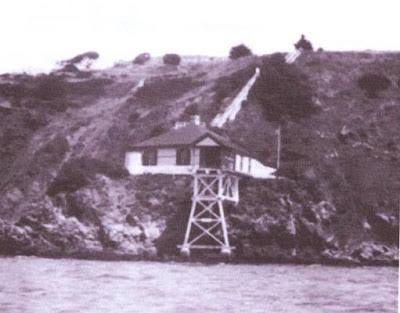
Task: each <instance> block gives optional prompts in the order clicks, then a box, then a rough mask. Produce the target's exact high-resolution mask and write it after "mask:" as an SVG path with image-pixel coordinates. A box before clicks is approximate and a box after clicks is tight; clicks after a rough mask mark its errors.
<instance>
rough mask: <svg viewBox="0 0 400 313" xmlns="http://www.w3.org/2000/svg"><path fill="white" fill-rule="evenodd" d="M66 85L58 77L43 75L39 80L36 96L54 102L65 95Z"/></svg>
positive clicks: (35, 90) (35, 89)
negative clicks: (53, 100)
mask: <svg viewBox="0 0 400 313" xmlns="http://www.w3.org/2000/svg"><path fill="white" fill-rule="evenodd" d="M65 87H66V84H65V81H64V79H63V78H61V77H59V76H56V75H51V74H50V75H42V76H39V77H38V78H37V85H36V87H35V88H34V95H35V96H36V97H38V98H39V99H43V100H52V99H54V98H61V97H63V96H64V94H65V91H66V89H65Z"/></svg>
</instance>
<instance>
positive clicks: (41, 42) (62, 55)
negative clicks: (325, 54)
mask: <svg viewBox="0 0 400 313" xmlns="http://www.w3.org/2000/svg"><path fill="white" fill-rule="evenodd" d="M399 12H400V0H380V1H372V0H335V1H331V0H274V1H269V0H242V1H237V0H228V1H226V0H201V1H199V0H198V1H192V0H169V1H166V0H157V1H156V0H140V1H137V0H1V1H0V30H1V32H0V34H1V37H0V40H1V44H0V73H4V72H16V71H38V70H49V69H51V68H54V66H55V63H56V61H59V60H63V59H68V58H71V57H73V56H75V55H77V54H79V53H83V52H86V51H97V52H98V53H99V54H100V59H99V63H100V65H101V66H103V67H104V66H111V65H112V64H113V63H114V62H117V61H120V60H125V61H129V60H132V59H133V58H134V57H135V56H136V55H137V54H138V53H141V52H149V53H151V54H152V55H163V54H165V53H178V54H181V55H209V56H227V55H228V54H229V50H230V48H231V47H232V46H234V45H238V44H241V43H244V44H246V45H247V46H248V47H249V48H250V49H251V50H252V51H253V52H254V53H256V54H267V53H273V52H277V51H292V50H293V43H294V42H296V41H297V40H298V39H299V37H300V35H301V34H305V35H306V37H307V38H308V39H309V40H310V41H311V42H312V44H313V45H314V47H315V48H319V47H322V48H323V49H324V50H335V51H338V50H367V49H371V50H379V51H382V50H384V51H386V50H396V51H400V20H399V14H400V13H399Z"/></svg>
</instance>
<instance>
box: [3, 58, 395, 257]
mask: <svg viewBox="0 0 400 313" xmlns="http://www.w3.org/2000/svg"><path fill="white" fill-rule="evenodd" d="M270 58H272V56H265V57H256V56H251V57H246V58H242V59H239V60H236V61H231V60H226V59H215V58H193V57H184V58H183V61H182V63H181V65H179V66H171V65H163V64H162V61H161V60H160V59H152V60H151V61H150V62H149V63H146V64H145V65H137V64H131V63H122V64H118V65H116V66H114V67H113V68H110V69H106V70H99V71H92V72H81V71H74V72H71V71H66V70H64V71H63V70H58V71H54V72H53V73H51V74H50V75H39V76H29V75H25V74H20V75H8V74H3V75H1V76H0V122H1V124H0V131H1V136H0V141H1V143H0V147H1V148H0V194H1V198H0V219H1V220H0V253H3V254H16V253H17V254H20V253H22V254H40V255H60V256H68V255H71V256H82V257H83V256H87V257H115V256H118V257H134V258H135V257H169V256H173V255H175V254H176V252H177V251H176V248H175V245H176V244H177V243H180V242H181V240H182V236H183V228H184V226H185V223H186V218H187V214H188V209H189V206H190V192H191V186H190V183H191V181H190V178H188V177H186V178H185V177H180V178H179V177H168V176H158V175H154V176H142V177H128V175H127V173H126V172H125V171H124V170H123V162H124V152H125V149H126V147H127V146H128V144H130V143H136V142H140V141H141V140H144V139H146V138H148V137H150V136H153V135H156V134H159V133H162V132H163V131H165V130H167V129H169V128H171V127H172V125H173V124H174V122H175V121H177V120H181V119H185V118H188V117H189V115H190V114H193V113H197V114H200V115H201V116H202V119H203V120H205V121H206V122H210V121H211V120H212V118H213V117H214V116H215V115H216V114H217V113H218V112H220V111H221V110H223V109H224V107H226V105H227V104H229V102H230V101H231V100H232V99H233V98H234V97H235V95H236V94H237V92H238V91H239V90H240V88H241V87H242V86H243V85H244V84H245V83H246V81H247V80H248V79H249V78H250V77H251V76H252V75H253V73H254V69H255V68H256V67H257V66H259V67H261V70H263V69H262V67H263V66H265V64H267V63H265V62H266V61H265V60H267V61H268V60H269V59H270ZM288 66H289V65H288ZM287 70H288V71H291V72H293V73H295V74H296V75H297V74H298V77H301V79H302V80H304V84H306V87H307V88H309V90H310V96H312V105H313V107H314V109H315V110H313V113H312V114H310V115H307V116H303V117H302V118H299V119H291V118H287V119H285V120H284V121H281V125H282V144H283V148H282V167H281V169H280V174H281V176H282V179H279V180H276V181H253V180H243V181H242V182H241V202H240V204H239V206H238V207H232V208H229V209H228V219H229V221H228V222H229V226H230V234H231V237H232V241H233V243H234V245H235V246H236V247H237V249H236V256H235V257H236V259H237V260H247V261H260V262H263V261H272V260H273V261H282V260H284V261H302V262H350V263H360V262H361V263H372V264H378V263H379V264H381V263H384V264H386V263H391V262H395V261H396V260H397V254H398V253H397V252H398V225H399V196H398V194H399V191H400V171H399V167H400V166H399V165H400V86H399V79H400V53H380V54H373V53H361V52H359V53H356V52H354V53H350V52H349V53H339V52H337V53H336V52H318V53H309V54H303V55H301V56H300V57H299V58H298V59H297V60H296V62H295V63H294V64H292V65H290V66H289V68H288V69H287ZM278 72H279V68H278ZM371 72H372V73H378V74H381V75H384V76H386V77H387V78H388V79H389V80H390V82H391V84H390V86H389V87H388V88H387V89H386V90H383V91H381V92H379V94H378V96H377V97H375V98H371V97H368V95H367V94H366V93H365V92H364V91H363V90H362V89H361V88H360V87H359V85H358V83H357V81H358V79H359V78H360V77H361V76H362V75H363V74H366V73H371ZM278 74H279V73H278ZM283 83H284V82H279V84H283ZM291 86H294V88H297V85H296V84H294V85H293V84H292V85H291ZM301 86H303V84H301ZM304 86H305V85H304ZM261 87H262V86H261ZM278 87H279V85H278ZM299 88H300V87H299ZM288 93H289V92H288ZM272 108H273V103H271V104H269V103H268V101H267V102H264V101H260V98H259V97H257V94H256V91H254V90H252V91H250V95H249V100H248V102H247V103H245V105H244V106H243V108H242V110H241V111H240V112H239V113H238V115H237V117H236V119H235V121H234V122H230V123H227V124H225V125H224V129H222V130H220V131H222V132H224V133H225V134H226V135H228V136H231V138H232V139H233V140H236V141H238V142H241V143H242V144H244V145H245V146H247V147H248V149H249V150H251V152H252V153H254V154H255V155H257V156H258V157H259V158H260V159H262V160H263V161H265V162H266V163H267V164H268V165H270V166H274V165H275V162H276V154H275V151H276V139H275V130H276V128H277V127H278V123H277V121H274V120H271V119H270V118H269V115H270V116H272V115H273V114H274V112H273V111H272ZM268 110H270V111H268Z"/></svg>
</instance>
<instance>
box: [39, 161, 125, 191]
mask: <svg viewBox="0 0 400 313" xmlns="http://www.w3.org/2000/svg"><path fill="white" fill-rule="evenodd" d="M96 174H103V175H105V176H107V177H109V178H112V179H120V178H124V177H126V176H128V172H127V170H126V169H125V168H123V167H122V166H120V165H118V164H113V163H110V162H106V161H102V160H98V159H92V158H88V157H82V158H78V159H71V160H69V161H68V162H66V163H65V164H64V165H63V167H62V168H61V170H60V172H59V174H58V176H57V177H56V178H55V179H54V181H53V182H52V183H51V185H50V187H49V189H48V191H47V194H48V195H50V196H55V195H56V194H58V193H60V192H74V191H76V190H78V189H80V188H82V187H85V186H87V185H88V184H89V183H90V181H91V179H93V177H94V176H95V175H96Z"/></svg>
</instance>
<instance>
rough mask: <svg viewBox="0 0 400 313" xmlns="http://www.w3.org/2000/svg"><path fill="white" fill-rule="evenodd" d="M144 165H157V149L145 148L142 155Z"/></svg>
mask: <svg viewBox="0 0 400 313" xmlns="http://www.w3.org/2000/svg"><path fill="white" fill-rule="evenodd" d="M142 164H143V165H157V150H155V149H149V150H145V151H144V152H143V155H142Z"/></svg>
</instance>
